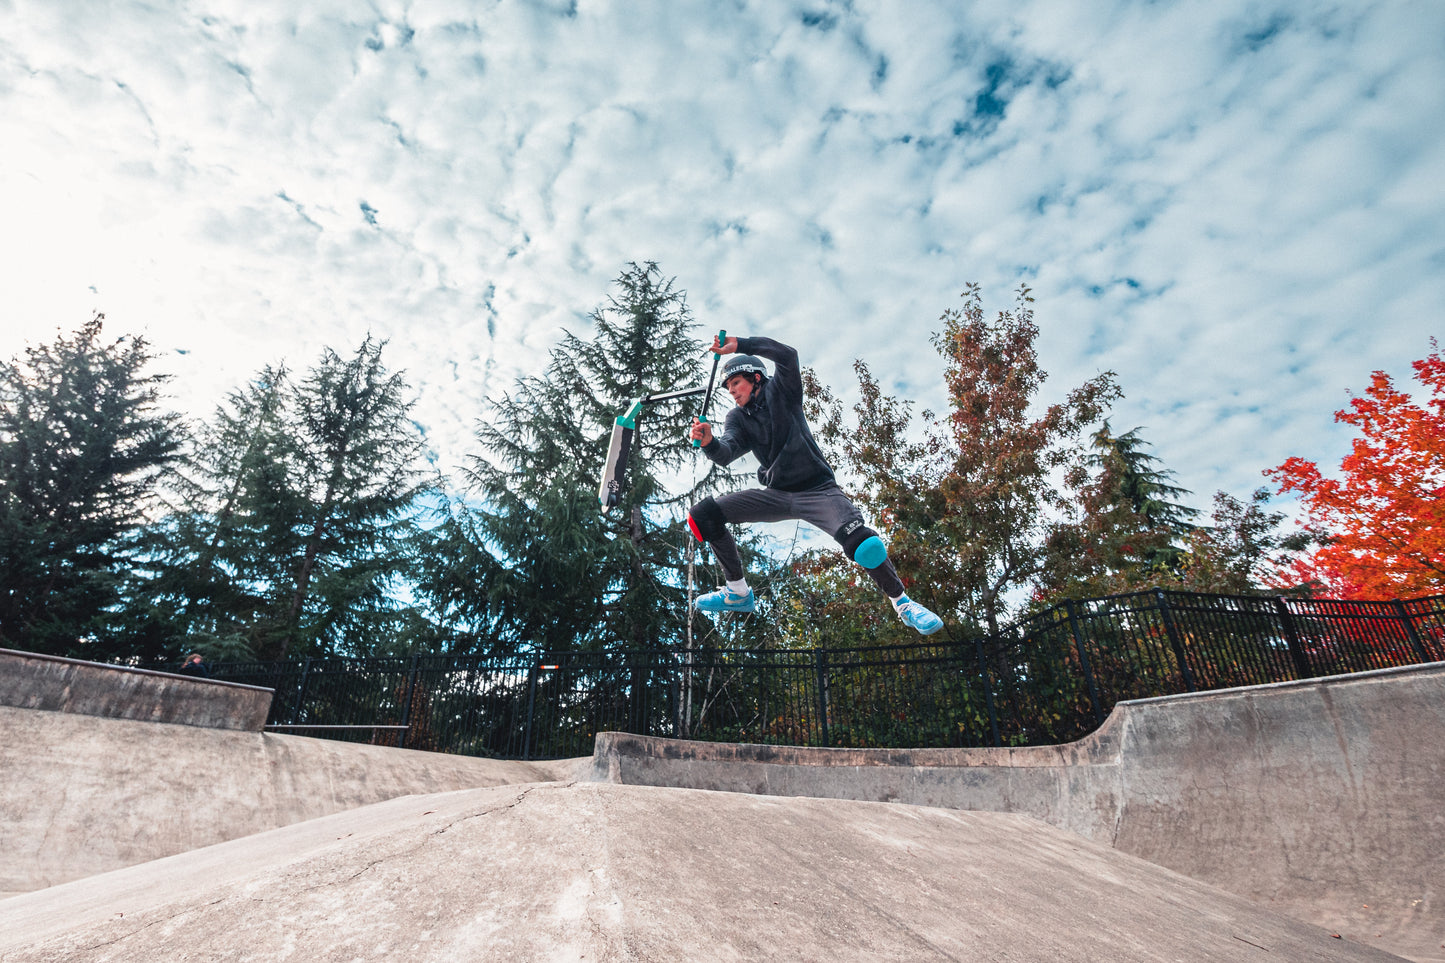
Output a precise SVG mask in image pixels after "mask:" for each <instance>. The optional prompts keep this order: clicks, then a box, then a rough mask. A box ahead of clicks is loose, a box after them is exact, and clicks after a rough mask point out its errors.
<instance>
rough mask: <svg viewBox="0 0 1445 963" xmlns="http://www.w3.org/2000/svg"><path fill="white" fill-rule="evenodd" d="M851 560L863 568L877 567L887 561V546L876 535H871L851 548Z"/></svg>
mask: <svg viewBox="0 0 1445 963" xmlns="http://www.w3.org/2000/svg"><path fill="white" fill-rule="evenodd" d="M853 561H855V562H857V563H858V564H859V565H861V566H863V567H864V568H877V567H878V566H880V565H882V564H883V563H884V562H886V561H888V546H887V545H884V544H883V539H881V538H879V537H878V536H877V535H871V536H869V537H868V538H865V539H864V540H863V541H862V542H860V543H858V547H857V548H856V549H854V550H853Z"/></svg>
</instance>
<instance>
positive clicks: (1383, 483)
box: [1265, 339, 1445, 599]
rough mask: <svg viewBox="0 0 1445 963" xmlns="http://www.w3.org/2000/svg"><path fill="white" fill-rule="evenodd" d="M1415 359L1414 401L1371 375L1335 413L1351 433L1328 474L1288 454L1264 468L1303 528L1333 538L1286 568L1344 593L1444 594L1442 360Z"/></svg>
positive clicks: (1434, 354)
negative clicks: (1294, 505) (1359, 393)
mask: <svg viewBox="0 0 1445 963" xmlns="http://www.w3.org/2000/svg"><path fill="white" fill-rule="evenodd" d="M1430 344H1431V348H1432V351H1431V352H1430V354H1429V355H1428V356H1427V357H1425V358H1424V359H1422V360H1420V361H1416V362H1414V364H1413V367H1414V369H1415V376H1416V378H1417V379H1418V380H1419V382H1420V383H1421V385H1423V386H1424V388H1425V389H1426V391H1425V392H1423V393H1422V397H1421V398H1420V400H1419V401H1417V400H1415V399H1412V398H1411V396H1410V394H1409V393H1408V392H1405V391H1401V390H1399V389H1397V388H1396V387H1395V386H1394V384H1393V383H1392V382H1391V380H1390V376H1389V375H1387V374H1385V373H1384V372H1383V371H1376V372H1375V373H1374V374H1373V376H1372V377H1371V379H1370V387H1369V389H1368V390H1367V391H1366V392H1365V395H1364V397H1361V398H1352V399H1351V400H1350V405H1349V407H1348V408H1345V409H1344V410H1342V411H1338V412H1336V413H1335V420H1336V421H1338V422H1343V423H1345V424H1349V425H1353V426H1354V427H1355V428H1357V429H1359V431H1360V434H1361V436H1362V437H1359V438H1356V439H1354V442H1353V444H1352V446H1351V450H1350V453H1349V455H1347V456H1346V457H1345V459H1344V461H1343V462H1341V464H1340V471H1341V475H1342V477H1341V478H1339V479H1334V478H1326V477H1325V476H1324V475H1323V474H1321V473H1320V470H1319V469H1318V468H1317V467H1316V466H1315V464H1314V462H1311V461H1306V460H1305V459H1303V458H1290V459H1289V460H1287V461H1286V462H1285V463H1284V464H1282V465H1280V466H1279V467H1278V468H1274V469H1270V470H1269V471H1267V472H1265V474H1266V475H1268V476H1270V478H1272V479H1273V480H1274V481H1275V482H1276V483H1278V485H1279V487H1280V492H1281V493H1286V492H1298V493H1299V494H1300V502H1301V505H1302V506H1303V508H1304V509H1305V512H1306V516H1307V520H1308V524H1309V526H1310V527H1313V528H1317V529H1320V530H1323V531H1325V532H1327V533H1329V535H1330V536H1332V537H1331V538H1330V539H1329V540H1328V541H1327V544H1325V545H1323V546H1322V547H1320V548H1318V549H1316V551H1315V552H1314V553H1313V554H1312V555H1311V556H1309V557H1307V558H1305V559H1302V560H1301V561H1300V562H1299V563H1297V564H1296V566H1295V567H1294V569H1293V570H1292V571H1291V573H1290V574H1291V575H1293V576H1295V577H1297V578H1299V579H1300V580H1310V581H1314V582H1315V583H1317V584H1320V585H1321V586H1322V587H1323V588H1324V589H1326V590H1327V591H1328V593H1329V594H1331V595H1335V596H1336V597H1341V598H1356V599H1384V598H1411V597H1416V596H1421V595H1436V594H1440V593H1445V358H1442V357H1441V352H1440V346H1439V344H1438V343H1436V342H1435V341H1434V339H1431V342H1430Z"/></svg>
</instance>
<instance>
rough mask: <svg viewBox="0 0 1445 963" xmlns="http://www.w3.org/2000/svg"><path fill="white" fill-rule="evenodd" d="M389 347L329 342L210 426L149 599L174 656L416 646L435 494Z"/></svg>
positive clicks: (158, 531)
mask: <svg viewBox="0 0 1445 963" xmlns="http://www.w3.org/2000/svg"><path fill="white" fill-rule="evenodd" d="M384 347H385V342H382V341H378V340H376V339H374V338H371V337H369V336H368V337H367V338H366V339H365V340H364V341H363V342H362V343H361V345H360V346H359V347H358V348H357V349H356V350H355V352H354V353H352V354H351V355H350V356H342V355H340V354H338V353H337V352H336V351H335V350H333V349H331V348H326V349H324V350H323V352H322V354H321V357H320V359H319V360H318V361H317V363H316V364H315V365H314V366H312V367H311V368H310V369H308V370H307V371H306V372H305V374H304V375H303V376H302V377H301V378H300V379H299V380H294V379H292V378H291V377H290V375H289V374H288V373H287V372H286V370H285V368H284V367H267V368H265V369H263V370H262V371H261V372H260V373H259V374H258V375H257V377H256V378H254V379H253V380H252V381H250V382H249V383H248V384H247V385H245V386H243V387H242V388H241V389H239V390H237V391H235V392H232V393H231V394H230V395H229V396H228V397H227V399H226V401H225V402H224V403H223V404H222V405H221V406H219V407H218V408H217V410H216V412H215V415H214V416H213V418H212V420H211V422H210V423H209V424H208V425H206V426H205V427H204V428H203V429H202V431H201V432H200V437H199V444H198V445H197V447H196V450H195V451H194V453H193V454H192V457H191V459H190V462H189V471H188V476H187V478H186V481H185V484H183V485H181V486H179V489H180V495H181V501H182V508H181V509H180V510H179V511H177V512H175V513H174V514H173V515H172V516H170V517H169V518H167V519H165V520H163V522H162V523H160V524H159V525H157V526H156V527H155V528H154V529H153V531H152V542H151V544H152V555H153V556H154V564H153V566H152V567H153V569H154V574H153V575H152V577H151V579H150V581H149V584H148V585H147V587H146V591H145V593H143V594H144V597H146V598H148V599H150V600H152V602H151V605H152V607H153V609H154V610H155V615H154V621H156V622H157V623H161V624H167V625H169V626H170V628H171V635H172V641H171V643H170V644H171V647H172V649H174V648H175V647H177V646H180V645H184V647H185V648H187V649H199V650H201V651H204V652H206V653H208V654H210V655H211V656H212V657H221V658H227V657H230V658H235V657H245V656H253V657H256V658H261V659H284V658H288V657H295V656H300V655H333V654H341V655H356V654H379V653H386V652H392V651H397V650H399V649H400V650H405V649H407V648H408V647H409V646H410V645H411V642H412V638H411V637H412V636H413V635H414V634H416V633H417V632H418V630H419V629H421V628H422V627H421V626H419V624H418V619H417V617H416V614H415V613H414V611H413V606H412V603H411V602H410V600H409V598H408V595H409V581H410V579H411V577H412V565H413V562H414V554H413V553H414V545H413V542H414V540H415V539H416V538H417V537H418V535H417V518H418V516H419V515H420V514H421V513H422V512H423V511H424V509H425V502H426V499H427V496H428V494H429V493H431V492H433V491H435V490H436V488H437V485H436V482H435V480H434V479H433V477H432V476H431V475H430V473H428V472H426V471H425V470H423V468H422V467H421V457H422V453H423V448H424V440H423V438H422V436H421V433H420V431H419V429H418V428H417V427H416V425H415V424H414V423H413V422H412V421H411V418H410V412H411V408H412V405H413V403H414V402H413V401H412V400H411V399H410V398H409V397H408V395H409V390H410V389H409V388H408V386H407V383H406V381H405V378H404V376H403V375H402V374H401V373H400V372H391V371H389V370H388V369H387V368H386V365H385V363H384V362H383V360H382V351H383V349H384ZM141 595H142V593H137V598H138V599H139V598H140V597H141ZM422 634H423V635H425V633H424V632H423V633H422ZM171 654H172V655H175V654H178V653H176V652H174V651H172V653H171Z"/></svg>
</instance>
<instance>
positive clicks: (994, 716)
mask: <svg viewBox="0 0 1445 963" xmlns="http://www.w3.org/2000/svg"><path fill="white" fill-rule="evenodd" d="M990 638H992V636H990ZM973 650H974V653H975V654H976V655H977V656H978V674H979V677H980V678H981V679H983V698H984V702H985V703H986V704H987V705H988V727H989V729H991V730H992V731H993V744H994V745H995V746H1001V745H1003V738H1002V737H1001V736H1000V735H999V732H998V710H997V709H995V708H994V704H993V679H991V678H990V677H989V671H988V659H987V658H986V657H985V656H984V654H983V636H981V635H979V636H975V637H974V640H973Z"/></svg>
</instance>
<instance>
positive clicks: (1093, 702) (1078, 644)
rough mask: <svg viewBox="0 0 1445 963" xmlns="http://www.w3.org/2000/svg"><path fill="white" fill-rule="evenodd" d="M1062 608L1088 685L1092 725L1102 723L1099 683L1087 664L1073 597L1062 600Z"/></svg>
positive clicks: (1100, 724) (1080, 668) (1086, 654)
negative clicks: (1066, 614)
mask: <svg viewBox="0 0 1445 963" xmlns="http://www.w3.org/2000/svg"><path fill="white" fill-rule="evenodd" d="M1064 609H1065V610H1066V611H1067V612H1068V613H1069V631H1070V632H1071V633H1072V634H1073V636H1074V650H1075V651H1076V652H1078V653H1079V670H1080V671H1081V672H1083V673H1084V681H1085V682H1086V683H1088V685H1089V704H1090V706H1092V708H1093V711H1094V725H1096V726H1102V725H1103V724H1104V708H1103V706H1101V705H1100V704H1099V684H1098V683H1097V682H1095V681H1094V670H1093V669H1092V668H1091V667H1090V666H1089V653H1088V652H1086V651H1085V650H1084V632H1083V630H1082V629H1081V628H1079V614H1078V606H1077V605H1076V604H1075V603H1074V600H1073V599H1067V600H1065V602H1064Z"/></svg>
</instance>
